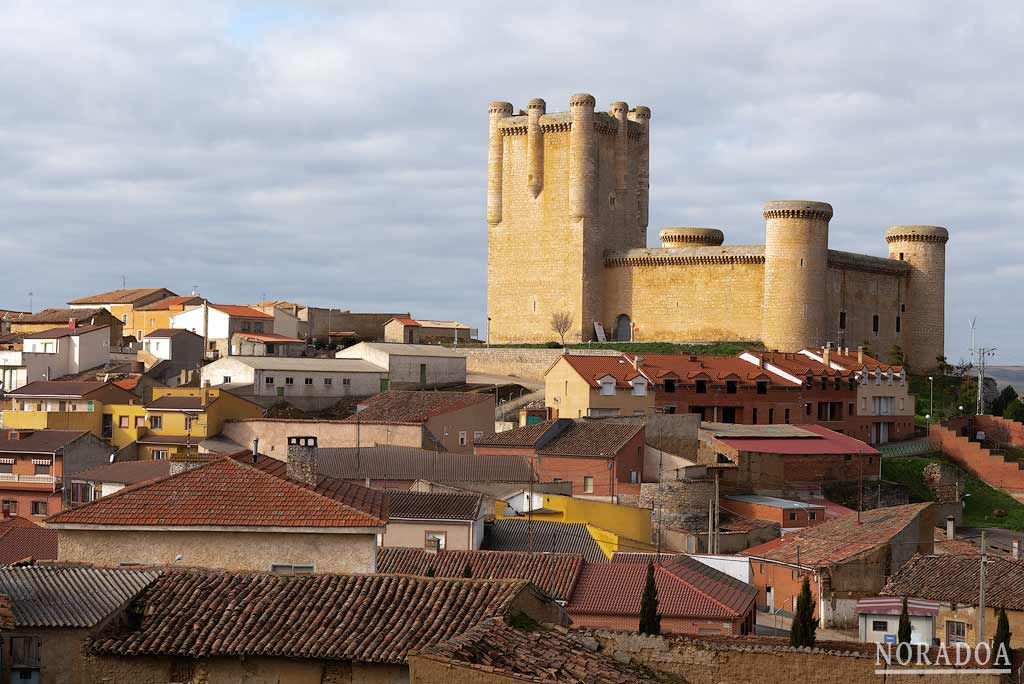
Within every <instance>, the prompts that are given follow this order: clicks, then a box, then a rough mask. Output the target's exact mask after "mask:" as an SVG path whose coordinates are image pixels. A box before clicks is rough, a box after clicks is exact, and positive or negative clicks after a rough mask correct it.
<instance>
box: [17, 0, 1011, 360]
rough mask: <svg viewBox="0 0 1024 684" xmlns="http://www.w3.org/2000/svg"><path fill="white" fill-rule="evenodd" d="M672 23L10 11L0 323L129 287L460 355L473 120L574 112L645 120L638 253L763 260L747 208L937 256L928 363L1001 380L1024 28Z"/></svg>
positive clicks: (845, 10) (650, 18) (478, 157)
mask: <svg viewBox="0 0 1024 684" xmlns="http://www.w3.org/2000/svg"><path fill="white" fill-rule="evenodd" d="M666 4H668V3H666ZM674 4H677V5H679V7H677V8H675V9H671V10H666V9H663V8H657V7H654V6H652V7H645V6H644V5H643V4H642V3H638V2H629V3H623V2H616V3H602V2H595V1H590V2H586V3H582V4H575V3H571V2H557V3H553V2H544V3H539V4H532V3H530V2H516V3H493V2H492V3H469V4H466V5H464V6H458V5H455V4H448V5H447V9H442V7H443V6H444V5H445V3H410V4H408V5H402V4H400V3H387V2H372V3H367V4H365V5H364V4H360V3H357V2H353V1H346V2H337V3H329V2H322V3H315V2H293V3H288V2H279V3H276V2H275V3H260V2H256V1H255V0H248V1H246V2H239V3H218V2H213V1H209V2H201V3H190V2H183V1H181V0H178V1H176V2H174V3H170V2H153V3H147V2H140V1H137V0H136V1H133V2H130V3H129V2H123V1H119V2H111V3H106V2H101V1H99V0H90V1H89V2H82V1H81V0H75V1H74V2H67V3H61V2H56V1H53V0H50V1H48V2H45V3H40V2H35V1H28V0H26V1H19V0H7V1H6V2H4V3H3V8H2V9H0V216H2V220H3V225H4V228H3V230H2V232H0V254H2V263H3V268H4V275H5V278H4V285H3V292H4V296H3V297H2V301H0V308H2V307H7V308H14V309H22V308H25V307H27V306H28V303H29V302H28V292H29V291H32V292H33V293H34V305H35V308H36V309H40V308H42V307H44V306H54V305H60V304H62V303H63V302H66V301H67V300H68V299H71V298H73V297H76V296H82V295H86V294H91V293H94V292H99V291H104V290H108V289H113V288H116V287H120V285H121V279H122V276H124V277H125V279H126V281H127V284H128V285H129V286H136V287H144V286H163V287H168V288H170V289H172V290H175V291H176V292H179V293H187V292H189V291H190V289H191V288H192V286H193V285H198V286H199V288H200V291H201V293H202V294H204V295H207V296H209V297H210V298H211V299H212V300H214V301H217V302H226V303H250V302H254V301H256V300H258V299H259V298H261V297H264V296H266V297H269V298H275V299H290V300H294V301H299V302H303V303H306V304H310V305H324V306H327V305H330V306H337V307H342V308H350V309H352V310H355V311H374V310H401V311H405V310H408V311H411V312H412V314H413V315H415V316H420V317H424V318H430V317H433V318H458V319H462V320H466V321H467V322H470V323H472V324H473V325H476V326H479V327H480V328H483V327H484V326H483V321H484V319H485V315H486V314H485V311H484V309H485V288H486V263H485V262H486V222H485V220H484V204H485V188H486V143H487V104H488V102H489V101H491V100H508V101H511V102H512V103H513V104H514V105H515V106H516V107H517V108H518V107H525V105H526V101H527V100H528V99H529V98H531V97H543V98H545V99H546V100H547V102H548V110H549V111H556V110H565V109H567V108H568V100H569V96H570V95H571V94H572V93H576V92H590V93H593V94H594V95H595V97H596V98H597V102H598V108H599V109H607V107H608V105H609V104H610V103H611V102H612V101H615V100H625V101H627V102H628V103H629V104H630V105H631V106H635V105H647V106H649V107H651V109H652V110H653V115H652V120H651V166H652V168H651V214H650V217H651V223H650V228H649V231H648V232H649V236H650V237H649V240H650V241H651V242H652V244H653V243H654V242H655V241H656V239H657V233H658V230H659V229H660V228H661V227H664V226H666V225H708V226H717V227H720V228H722V229H724V230H725V232H726V241H727V242H728V243H734V244H735V243H750V242H761V241H762V240H763V232H764V223H763V220H762V219H761V204H762V203H763V202H764V201H765V200H769V199H789V198H799V199H812V200H823V201H827V202H830V203H832V205H833V206H834V207H835V218H834V219H833V221H832V228H831V233H830V241H831V246H832V247H833V248H836V249H843V250H849V251H857V252H864V253H867V254H876V255H885V254H886V245H885V241H884V233H885V229H886V227H887V226H889V225H891V224H901V223H924V224H938V225H943V226H947V227H948V228H949V230H950V233H951V235H952V238H951V240H950V242H949V245H948V263H947V279H946V293H947V297H946V313H947V316H946V325H947V331H946V350H947V354H948V355H949V357H950V358H951V359H957V358H964V357H966V356H967V349H968V338H969V336H968V323H967V319H968V317H969V316H972V315H976V316H978V340H979V345H985V346H997V347H999V348H1000V353H999V355H998V357H997V359H996V362H997V363H1002V364H1006V363H1024V335H1022V334H1021V332H1022V326H1021V319H1022V313H1024V304H1022V303H1021V299H1022V296H1024V226H1022V225H1021V218H1022V214H1024V174H1022V169H1021V163H1022V159H1024V129H1022V127H1021V122H1022V113H1024V89H1022V88H1021V87H1020V69H1021V65H1022V64H1024V39H1022V37H1021V36H1022V35H1024V9H1022V8H1024V5H1021V3H1018V2H1003V3H997V2H991V3H972V4H964V3H962V2H955V3H954V2H936V1H934V0H926V1H921V2H885V3H878V4H877V5H875V6H870V5H869V4H868V3H865V2H850V3H836V2H833V3H808V2H779V1H774V2H770V3H769V2H762V1H752V2H721V1H716V2H708V3H693V4H691V5H690V6H688V7H684V6H683V3H674Z"/></svg>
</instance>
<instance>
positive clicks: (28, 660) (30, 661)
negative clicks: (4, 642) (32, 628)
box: [11, 636, 41, 681]
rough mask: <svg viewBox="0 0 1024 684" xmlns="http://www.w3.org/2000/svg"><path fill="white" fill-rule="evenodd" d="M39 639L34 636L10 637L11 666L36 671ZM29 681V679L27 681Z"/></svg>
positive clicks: (38, 665) (38, 661)
mask: <svg viewBox="0 0 1024 684" xmlns="http://www.w3.org/2000/svg"><path fill="white" fill-rule="evenodd" d="M39 646H40V639H39V637H36V636H12V637H11V665H16V666H19V668H26V669H36V668H38V667H40V665H41V663H40V659H39ZM29 681H31V679H30V680H29Z"/></svg>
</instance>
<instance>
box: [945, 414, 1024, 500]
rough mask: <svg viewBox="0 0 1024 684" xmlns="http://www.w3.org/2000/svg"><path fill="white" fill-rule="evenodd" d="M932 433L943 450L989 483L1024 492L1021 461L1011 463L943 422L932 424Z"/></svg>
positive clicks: (1012, 492)
mask: <svg viewBox="0 0 1024 684" xmlns="http://www.w3.org/2000/svg"><path fill="white" fill-rule="evenodd" d="M929 437H930V438H931V440H932V443H933V444H935V445H937V446H939V447H940V448H941V449H942V453H944V454H945V455H946V456H948V457H949V458H950V459H951V460H952V461H955V462H956V463H957V464H958V465H960V466H961V467H962V468H964V469H966V470H967V471H969V472H971V473H973V474H974V475H976V476H978V477H979V478H981V479H982V480H984V481H985V482H986V483H988V484H989V485H991V486H993V487H996V488H997V489H1002V490H1005V491H1006V492H1009V493H1010V494H1016V495H1018V496H1020V495H1024V470H1021V469H1020V467H1019V466H1018V464H1017V463H1015V462H1010V463H1007V462H1006V461H1004V460H1003V457H1002V456H999V455H993V454H992V452H991V451H989V450H988V449H985V448H984V447H982V446H981V445H980V444H977V443H976V442H971V441H970V440H968V439H967V438H966V437H962V436H961V435H959V434H957V432H955V431H954V430H952V429H950V428H948V427H945V426H943V425H932V427H931V432H930V433H929Z"/></svg>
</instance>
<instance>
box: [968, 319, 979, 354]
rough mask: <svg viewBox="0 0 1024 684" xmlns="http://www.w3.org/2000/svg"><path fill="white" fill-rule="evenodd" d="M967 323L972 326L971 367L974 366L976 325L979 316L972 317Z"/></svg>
mask: <svg viewBox="0 0 1024 684" xmlns="http://www.w3.org/2000/svg"><path fill="white" fill-rule="evenodd" d="M967 322H968V323H970V325H971V365H972V366H973V365H974V324H975V323H977V322H978V317H977V316H971V317H970V318H968V319H967Z"/></svg>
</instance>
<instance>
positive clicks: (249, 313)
mask: <svg viewBox="0 0 1024 684" xmlns="http://www.w3.org/2000/svg"><path fill="white" fill-rule="evenodd" d="M210 308H211V309H216V310H217V311H220V312H222V313H226V314H227V315H228V316H234V317H235V318H269V319H273V318H274V317H273V316H272V315H271V314H268V313H263V312H262V311H260V310H259V309H253V308H252V307H249V306H239V305H238V304H210Z"/></svg>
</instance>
